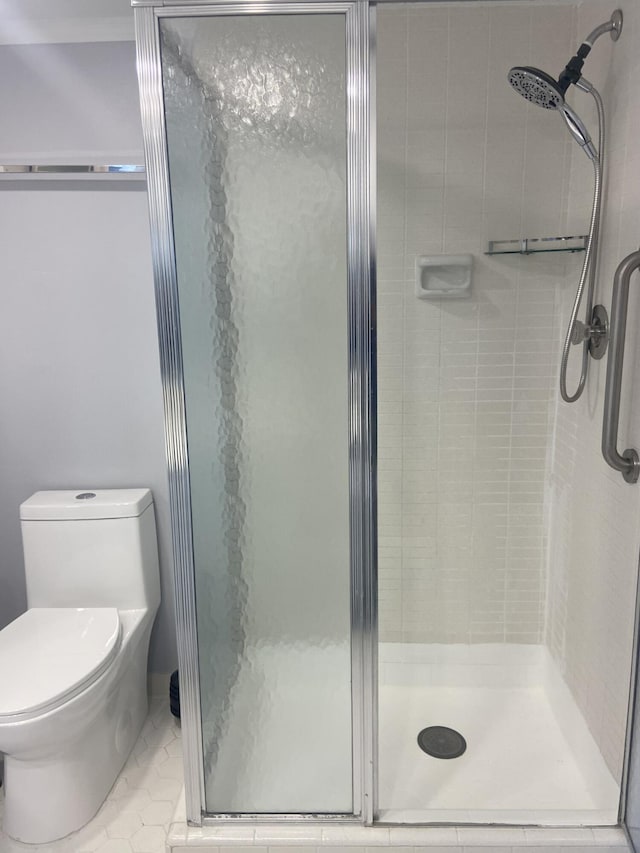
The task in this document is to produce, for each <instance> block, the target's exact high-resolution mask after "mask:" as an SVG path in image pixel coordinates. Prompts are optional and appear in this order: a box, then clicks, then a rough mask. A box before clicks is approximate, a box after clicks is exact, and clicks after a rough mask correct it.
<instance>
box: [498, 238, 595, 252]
mask: <svg viewBox="0 0 640 853" xmlns="http://www.w3.org/2000/svg"><path fill="white" fill-rule="evenodd" d="M588 239H589V238H588V236H587V235H586V234H582V235H580V236H579V237H524V238H523V239H521V240H489V246H488V248H487V251H486V252H485V255H534V254H536V253H538V252H584V251H585V249H586V248H587V241H588Z"/></svg>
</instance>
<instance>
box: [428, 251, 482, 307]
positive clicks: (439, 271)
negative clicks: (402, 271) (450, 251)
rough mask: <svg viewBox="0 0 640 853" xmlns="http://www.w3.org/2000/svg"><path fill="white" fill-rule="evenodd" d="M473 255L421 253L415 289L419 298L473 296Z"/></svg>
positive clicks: (462, 297)
mask: <svg viewBox="0 0 640 853" xmlns="http://www.w3.org/2000/svg"><path fill="white" fill-rule="evenodd" d="M472 272H473V256H472V255H419V256H418V257H417V258H416V283H415V291H416V296H417V297H418V299H465V298H467V297H469V296H471V278H472Z"/></svg>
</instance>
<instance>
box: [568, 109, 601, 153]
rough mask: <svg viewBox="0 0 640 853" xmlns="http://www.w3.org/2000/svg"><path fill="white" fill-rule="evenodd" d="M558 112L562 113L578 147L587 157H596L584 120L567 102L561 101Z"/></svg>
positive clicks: (595, 150)
mask: <svg viewBox="0 0 640 853" xmlns="http://www.w3.org/2000/svg"><path fill="white" fill-rule="evenodd" d="M558 112H560V113H561V114H562V118H563V119H564V120H565V124H566V125H567V127H568V128H569V133H570V134H571V136H573V138H574V139H575V141H576V142H577V143H578V145H579V146H580V148H582V150H583V151H584V153H585V154H586V155H587V157H588V158H589V159H590V160H594V161H595V160H597V159H598V151H597V149H596V147H595V145H594V144H593V142H592V141H591V137H590V136H589V131H588V130H587V128H586V127H585V125H584V122H583V121H582V119H581V118H580V116H579V115H578V113H577V112H576V111H575V110H574V109H572V108H571V107H570V106H569V104H567V103H566V102H563V103H562V104H561V105H560V106H559V107H558Z"/></svg>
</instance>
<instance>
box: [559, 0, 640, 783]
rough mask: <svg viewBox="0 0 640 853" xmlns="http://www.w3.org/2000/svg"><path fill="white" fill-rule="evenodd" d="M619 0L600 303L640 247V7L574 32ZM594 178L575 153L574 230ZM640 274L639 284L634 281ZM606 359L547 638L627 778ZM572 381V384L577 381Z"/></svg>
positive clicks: (637, 539) (568, 507)
mask: <svg viewBox="0 0 640 853" xmlns="http://www.w3.org/2000/svg"><path fill="white" fill-rule="evenodd" d="M615 7H621V8H622V9H623V12H624V16H625V22H624V29H623V34H622V36H621V38H620V40H619V41H618V42H617V44H613V43H612V42H611V40H610V39H609V38H608V37H604V38H602V39H601V40H600V41H599V42H598V43H597V45H596V46H595V47H594V50H593V52H592V54H591V56H590V57H589V59H588V64H587V65H586V66H585V69H584V71H585V76H587V77H588V78H589V79H590V80H592V82H593V83H595V84H596V85H597V86H598V88H600V90H601V92H602V95H603V97H604V99H605V104H606V109H607V119H608V145H607V149H608V162H609V181H608V183H609V188H608V192H607V196H606V200H605V223H604V229H603V235H602V256H601V265H600V271H601V274H600V277H599V284H598V301H600V302H603V303H604V304H605V305H606V306H607V308H609V307H610V304H611V290H612V281H613V274H614V272H615V269H616V266H617V265H618V263H619V262H620V260H621V259H622V258H623V257H625V256H626V255H627V254H629V253H630V252H632V251H634V250H635V249H637V248H638V246H639V245H640V216H639V213H640V134H639V133H638V130H639V129H640V89H639V88H638V79H639V77H640V57H639V55H638V52H637V49H636V44H637V39H638V36H639V35H640V8H639V7H638V4H637V2H636V0H622V2H619V3H612V2H603V0H594V2H585V3H583V4H582V6H581V7H580V8H579V12H578V18H577V35H578V36H579V37H580V38H584V37H585V35H586V34H587V33H588V32H589V31H590V30H591V29H592V28H593V27H595V26H596V25H597V24H599V23H601V22H602V21H604V20H606V19H607V18H608V17H609V15H610V14H611V11H612V10H613V8H615ZM571 101H572V103H573V105H574V106H575V107H576V108H577V109H578V110H579V112H580V113H581V115H583V117H584V118H585V120H586V122H587V124H588V125H589V127H592V128H594V127H597V123H596V117H595V114H594V111H593V110H592V109H591V107H590V102H591V99H590V98H589V97H588V96H587V95H584V94H580V93H575V94H574V95H573V97H572V98H571ZM592 186H593V179H592V172H591V166H590V164H589V162H588V161H587V159H586V158H585V157H584V156H583V155H582V154H581V153H580V151H578V150H576V152H575V156H574V157H573V158H572V178H571V189H570V196H569V197H570V210H569V227H570V228H571V227H577V223H580V222H584V220H585V218H586V213H585V212H586V211H588V209H589V205H590V201H591V199H590V196H591V192H592ZM637 283H638V282H637V276H636V280H635V281H633V283H632V289H633V288H634V287H637ZM574 290H575V286H574V282H573V283H572V286H570V287H565V288H564V289H563V290H562V291H561V293H560V296H561V299H560V302H559V306H560V307H561V312H562V314H563V318H562V322H563V324H564V323H565V322H566V317H567V316H568V313H569V310H570V304H571V301H572V299H573V292H574ZM636 297H637V295H635V294H633V293H632V299H631V301H630V309H629V319H628V327H627V328H628V333H627V334H628V337H627V347H626V354H625V371H624V381H623V392H622V401H623V408H622V416H621V426H620V440H619V445H618V446H619V449H620V450H624V449H625V448H627V447H636V448H637V447H639V446H640V350H639V349H638V345H637V338H638V336H637V334H636V329H637V326H638V321H639V320H640V307H639V306H640V303H639V302H638V300H637V298H636ZM573 356H574V359H575V352H574V354H573ZM605 373H606V359H605V360H603V361H601V362H598V363H596V362H593V361H592V362H591V364H590V379H589V384H588V388H587V391H586V393H585V394H584V396H583V397H582V399H581V400H580V401H579V402H578V403H577V404H575V405H573V406H567V405H565V404H561V403H559V404H558V405H557V409H556V424H557V426H556V448H555V460H554V465H553V469H552V471H553V474H552V478H551V481H550V482H551V502H552V506H553V509H554V511H553V514H552V524H551V528H550V559H549V615H548V625H547V640H548V643H549V646H550V648H551V651H552V654H553V655H554V656H555V658H556V660H557V661H558V662H559V664H560V667H561V669H562V671H563V673H564V677H565V679H566V681H567V683H568V685H569V687H570V688H571V690H572V692H573V694H574V696H575V698H576V700H577V702H578V704H579V706H580V708H581V710H582V712H583V713H584V715H585V718H586V720H587V722H588V724H589V727H590V728H591V731H592V733H593V734H594V736H595V738H596V740H597V742H598V745H599V746H600V749H601V750H602V753H603V755H604V757H605V759H606V760H607V763H608V765H609V768H610V769H611V771H612V773H613V774H614V776H616V778H620V774H621V769H622V759H623V747H624V733H625V716H626V709H627V695H628V689H629V684H628V682H629V670H630V661H631V648H632V638H633V619H634V610H635V587H636V576H637V564H638V552H639V548H640V536H639V533H640V530H639V527H640V526H639V524H638V519H639V518H640V487H638V486H637V485H635V486H632V485H628V484H627V483H625V482H624V481H623V480H622V478H621V476H620V475H619V474H617V473H616V472H614V471H613V470H612V469H610V468H608V467H607V465H606V464H605V462H604V461H603V459H602V456H601V453H600V441H601V435H602V432H601V431H602V409H603V401H604V387H605ZM571 387H573V383H572V385H571Z"/></svg>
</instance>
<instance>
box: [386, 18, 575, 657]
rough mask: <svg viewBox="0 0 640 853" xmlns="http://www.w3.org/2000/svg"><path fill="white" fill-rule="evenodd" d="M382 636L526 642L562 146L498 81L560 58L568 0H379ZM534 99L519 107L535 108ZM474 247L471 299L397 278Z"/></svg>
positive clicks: (544, 432)
mask: <svg viewBox="0 0 640 853" xmlns="http://www.w3.org/2000/svg"><path fill="white" fill-rule="evenodd" d="M378 9H379V12H378V163H379V168H378V183H379V187H378V192H379V209H378V221H379V225H378V247H379V271H378V275H379V301H378V306H379V307H378V334H379V470H380V474H379V499H380V512H379V525H380V541H379V545H380V627H381V639H382V640H385V641H404V642H501V641H508V642H540V641H541V639H542V635H543V621H544V609H545V571H544V569H545V557H546V547H547V543H546V538H545V529H546V525H545V480H546V472H547V463H548V453H549V448H550V444H551V442H550V438H551V428H550V415H551V414H552V410H553V403H554V400H555V381H556V374H557V370H556V361H557V356H558V346H557V340H556V338H557V335H558V332H557V330H554V317H555V315H556V283H557V280H558V279H559V278H560V279H562V277H563V276H564V274H565V267H566V261H565V258H564V256H530V257H526V258H521V257H515V256H502V257H494V258H488V257H486V256H485V255H484V254H483V252H484V250H485V248H486V242H487V240H488V239H513V238H519V237H521V236H529V237H540V236H550V235H556V234H561V233H563V231H564V219H565V215H566V199H567V195H568V179H569V175H570V169H569V164H570V156H571V146H570V143H569V142H568V140H567V134H566V131H565V129H564V127H563V125H562V123H561V121H560V119H559V116H558V115H557V114H555V113H551V112H547V111H544V110H537V111H534V110H532V108H531V107H529V106H528V105H527V103H526V102H525V101H524V100H523V99H522V98H520V97H518V95H517V94H515V93H514V92H513V90H512V89H511V87H510V86H509V85H508V83H507V72H508V70H509V68H510V67H511V66H513V65H516V64H521V65H522V64H535V65H540V66H542V67H544V68H551V69H555V68H556V67H562V65H563V64H564V62H566V58H567V57H568V56H569V55H570V50H571V48H572V47H573V42H574V35H573V33H574V29H575V14H576V13H575V9H573V8H571V7H569V6H558V5H538V4H536V5H535V6H530V5H529V4H527V5H525V4H523V3H513V5H508V4H500V5H499V6H494V7H493V8H492V7H491V6H490V5H485V4H481V3H474V4H473V5H472V6H470V5H466V4H462V5H450V6H448V7H444V6H430V5H424V4H423V5H417V4H416V5H415V6H412V5H404V4H403V5H397V4H393V5H392V6H391V5H389V6H379V7H378ZM534 113H535V114H534ZM458 252H464V253H468V252H470V253H473V255H474V264H475V267H474V277H473V293H472V296H471V298H469V299H466V300H457V301H444V300H443V301H440V302H427V301H420V300H418V299H417V298H416V297H415V295H414V263H415V257H416V255H420V254H440V253H458Z"/></svg>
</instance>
